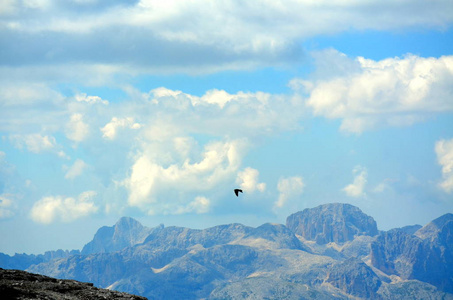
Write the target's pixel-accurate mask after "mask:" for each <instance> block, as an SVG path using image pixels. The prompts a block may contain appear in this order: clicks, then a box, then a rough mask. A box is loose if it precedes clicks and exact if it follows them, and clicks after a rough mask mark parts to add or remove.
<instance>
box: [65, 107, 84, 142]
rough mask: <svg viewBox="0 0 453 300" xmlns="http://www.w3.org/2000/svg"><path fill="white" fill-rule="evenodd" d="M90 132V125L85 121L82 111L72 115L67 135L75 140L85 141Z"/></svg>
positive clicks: (67, 125)
mask: <svg viewBox="0 0 453 300" xmlns="http://www.w3.org/2000/svg"><path fill="white" fill-rule="evenodd" d="M88 133H89V126H88V124H86V123H85V122H84V121H83V116H82V114H80V113H75V114H72V115H71V118H70V120H69V122H68V123H67V124H66V137H67V138H68V139H70V140H72V141H74V142H77V143H78V142H81V141H83V140H84V139H85V138H86V137H87V136H88Z"/></svg>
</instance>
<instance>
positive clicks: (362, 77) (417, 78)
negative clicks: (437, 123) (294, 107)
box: [292, 50, 453, 133]
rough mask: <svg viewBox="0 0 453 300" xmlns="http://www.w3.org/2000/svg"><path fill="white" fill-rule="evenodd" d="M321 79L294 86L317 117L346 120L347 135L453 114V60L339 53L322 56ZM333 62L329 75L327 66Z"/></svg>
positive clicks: (344, 128) (295, 82)
mask: <svg viewBox="0 0 453 300" xmlns="http://www.w3.org/2000/svg"><path fill="white" fill-rule="evenodd" d="M317 60H318V62H319V63H318V71H317V73H316V74H315V75H316V76H317V77H318V78H314V79H313V80H302V81H300V80H299V81H298V80H294V81H293V82H292V86H293V87H296V88H297V87H301V88H302V89H304V90H305V92H307V93H308V94H309V96H308V99H307V101H306V105H307V106H308V107H309V108H311V109H312V111H313V113H314V115H316V116H324V117H327V118H330V119H341V120H342V123H341V128H340V129H341V130H343V131H346V132H353V133H361V132H363V131H365V130H369V129H374V128H376V127H379V126H404V125H411V124H413V123H415V122H419V121H421V120H424V119H426V118H428V117H430V116H432V115H433V114H436V113H442V112H453V102H452V101H451V98H452V97H453V56H442V57H440V58H423V57H418V56H415V55H408V56H406V57H403V58H398V57H396V58H388V59H384V60H381V61H374V60H371V59H365V58H363V57H358V58H356V59H350V58H348V57H346V56H345V55H344V54H342V53H339V52H337V51H334V50H329V51H323V52H321V53H318V54H317ZM323 60H328V61H329V62H330V63H329V67H330V68H329V70H326V69H325V67H324V66H323Z"/></svg>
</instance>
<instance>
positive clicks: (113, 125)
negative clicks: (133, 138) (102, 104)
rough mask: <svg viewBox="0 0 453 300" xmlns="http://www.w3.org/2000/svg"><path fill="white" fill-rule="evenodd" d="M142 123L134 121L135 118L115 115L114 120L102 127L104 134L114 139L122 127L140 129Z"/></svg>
mask: <svg viewBox="0 0 453 300" xmlns="http://www.w3.org/2000/svg"><path fill="white" fill-rule="evenodd" d="M141 127H142V125H141V124H139V123H136V122H134V118H132V117H129V118H117V117H113V118H112V120H111V121H110V122H109V123H107V124H106V125H105V126H104V127H102V128H101V131H102V133H103V134H102V136H103V137H104V138H106V139H109V140H114V139H115V138H116V136H117V134H118V130H120V129H121V128H130V129H140V128H141Z"/></svg>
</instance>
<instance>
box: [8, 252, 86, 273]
mask: <svg viewBox="0 0 453 300" xmlns="http://www.w3.org/2000/svg"><path fill="white" fill-rule="evenodd" d="M78 254H80V251H79V250H72V251H68V250H61V249H59V250H56V251H46V252H45V253H44V254H39V255H34V254H25V253H22V254H19V253H16V254H14V255H13V256H10V255H7V254H3V253H0V267H2V268H6V269H18V270H25V269H27V268H28V267H29V266H31V265H37V264H40V263H43V262H48V261H50V260H54V259H58V258H65V257H69V256H72V255H78Z"/></svg>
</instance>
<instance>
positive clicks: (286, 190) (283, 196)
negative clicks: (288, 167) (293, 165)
mask: <svg viewBox="0 0 453 300" xmlns="http://www.w3.org/2000/svg"><path fill="white" fill-rule="evenodd" d="M304 187H305V183H304V181H303V179H302V177H298V176H294V177H288V178H280V180H279V181H278V184H277V190H278V191H279V193H280V195H279V196H278V200H277V201H276V202H275V203H274V209H277V208H282V207H284V206H285V205H286V204H287V203H288V201H290V200H293V199H295V198H297V197H298V196H300V195H301V194H302V192H303V191H304Z"/></svg>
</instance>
